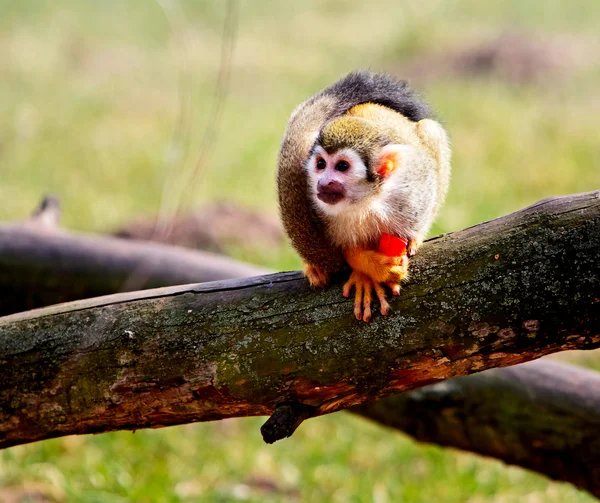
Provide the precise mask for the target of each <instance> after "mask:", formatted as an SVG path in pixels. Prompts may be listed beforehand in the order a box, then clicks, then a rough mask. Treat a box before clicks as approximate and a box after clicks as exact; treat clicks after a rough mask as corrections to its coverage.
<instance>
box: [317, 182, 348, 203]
mask: <svg viewBox="0 0 600 503" xmlns="http://www.w3.org/2000/svg"><path fill="white" fill-rule="evenodd" d="M345 195H346V189H344V185H343V184H342V183H340V182H338V181H336V180H329V181H328V182H325V183H323V182H322V181H319V183H317V197H318V198H319V199H320V200H321V201H323V202H324V203H327V204H336V203H338V202H340V201H341V200H342V199H343V198H344V196H345Z"/></svg>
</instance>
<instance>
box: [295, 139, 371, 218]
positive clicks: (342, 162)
mask: <svg viewBox="0 0 600 503" xmlns="http://www.w3.org/2000/svg"><path fill="white" fill-rule="evenodd" d="M306 170H307V174H308V180H309V190H310V193H311V196H312V198H313V200H314V202H315V204H316V206H317V207H318V208H319V209H320V210H322V211H323V212H324V213H325V214H330V215H336V214H339V213H340V212H342V211H345V210H347V209H348V207H349V206H352V205H356V204H360V203H361V202H362V201H364V200H365V199H367V198H368V196H369V195H371V194H373V193H374V192H375V191H376V188H377V183H376V182H375V180H369V179H368V178H370V177H368V169H367V166H366V164H365V162H364V161H363V159H362V158H361V156H360V155H359V154H358V153H357V152H356V151H354V150H353V149H351V148H344V149H341V150H339V151H334V152H330V153H328V152H327V151H326V150H325V149H324V148H323V147H322V146H320V145H318V144H317V145H316V146H315V148H314V149H313V154H312V156H311V157H310V159H309V160H308V162H307V165H306Z"/></svg>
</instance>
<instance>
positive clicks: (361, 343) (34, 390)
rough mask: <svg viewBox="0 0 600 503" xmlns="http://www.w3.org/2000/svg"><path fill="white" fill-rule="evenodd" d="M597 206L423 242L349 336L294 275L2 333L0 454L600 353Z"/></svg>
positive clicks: (50, 312) (542, 208) (568, 206)
mask: <svg viewBox="0 0 600 503" xmlns="http://www.w3.org/2000/svg"><path fill="white" fill-rule="evenodd" d="M599 253H600V198H599V193H597V192H594V193H588V194H580V195H576V196H571V197H567V198H555V199H549V200H545V201H542V202H540V203H538V204H536V205H534V206H532V207H530V208H527V209H525V210H523V211H521V212H518V213H515V214H513V215H509V216H507V217H504V218H501V219H498V220H494V221H492V222H488V223H484V224H481V225H478V226H475V227H472V228H469V229H466V230H464V231H461V232H457V233H454V234H450V235H446V236H442V237H439V238H436V239H434V240H432V241H430V242H428V243H427V244H426V245H425V246H423V248H422V249H421V251H420V253H419V255H418V257H416V258H415V260H414V261H413V264H412V267H411V270H412V280H411V282H410V284H408V285H407V286H406V287H405V289H404V291H403V294H402V295H401V296H400V297H399V298H396V299H394V301H393V308H394V311H395V312H394V314H392V315H391V316H389V317H388V318H384V317H376V318H375V319H374V320H373V321H372V322H371V323H369V324H365V323H362V322H358V321H356V320H355V319H354V317H353V316H352V314H351V301H348V300H346V299H344V298H342V297H341V295H340V290H339V286H335V287H332V288H330V289H328V290H326V291H311V290H310V289H309V288H308V287H307V285H306V282H305V281H304V280H303V279H302V278H301V277H300V275H299V274H297V273H285V274H277V275H270V276H265V277H257V278H250V279H245V280H233V281H225V282H215V283H210V284H203V285H188V286H182V287H171V288H163V289H157V290H150V291H146V292H134V293H125V294H119V295H113V296H108V297H103V298H99V299H92V300H87V301H80V302H74V303H70V304H64V305H60V306H54V307H50V308H45V309H42V310H38V311H31V312H28V313H23V314H17V315H12V316H7V317H5V318H3V319H1V320H0V368H1V369H2V374H3V375H2V377H3V378H2V381H1V383H0V404H1V409H0V446H1V447H8V446H11V445H16V444H20V443H26V442H32V441H35V440H41V439H44V438H51V437H56V436H61V435H68V434H73V433H91V432H102V431H109V430H113V429H138V428H144V427H159V426H166V425H172V424H181V423H187V422H192V421H206V420H213V419H220V418H225V417H234V416H248V415H265V414H271V413H272V412H273V410H274V409H275V407H276V406H277V405H278V404H281V403H293V402H300V403H304V404H306V405H310V406H312V407H314V408H315V414H325V413H329V412H334V411H336V410H339V409H343V408H347V407H351V406H354V405H357V404H360V403H362V402H364V401H366V400H369V399H373V398H378V397H382V396H386V395H389V394H392V393H398V392H401V391H405V390H409V389H411V388H415V387H418V386H422V385H424V384H428V383H432V382H435V381H439V380H442V379H446V378H448V377H455V376H460V375H465V374H469V373H472V372H477V371H480V370H485V369H487V368H492V367H497V366H504V365H512V364H516V363H521V362H525V361H527V360H531V359H533V358H537V357H539V356H542V355H544V354H548V353H551V352H554V351H560V350H563V349H574V348H579V349H591V348H595V347H598V346H600V298H599V292H600V261H599V260H598V256H599Z"/></svg>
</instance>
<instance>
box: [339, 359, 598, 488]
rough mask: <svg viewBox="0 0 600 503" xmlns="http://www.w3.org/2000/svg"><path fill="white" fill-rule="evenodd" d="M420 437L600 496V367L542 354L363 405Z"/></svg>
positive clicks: (387, 422)
mask: <svg viewBox="0 0 600 503" xmlns="http://www.w3.org/2000/svg"><path fill="white" fill-rule="evenodd" d="M351 410H352V412H355V413H357V414H360V415H363V416H365V417H368V418H369V419H372V420H374V421H377V422H379V423H382V424H385V425H387V426H390V427H393V428H397V429H399V430H402V431H404V432H406V433H408V434H409V435H411V436H413V437H415V438H416V439H417V440H420V441H423V442H433V443H436V444H440V445H444V446H451V447H457V448H459V449H464V450H467V451H472V452H477V453H479V454H484V455H486V456H492V457H494V458H497V459H501V460H503V461H505V462H507V463H511V464H516V465H519V466H523V467H525V468H529V469H531V470H535V471H537V472H539V473H543V474H545V475H547V476H549V477H551V478H553V479H557V480H562V481H567V482H571V483H572V484H574V485H576V486H578V487H580V488H583V489H586V490H588V491H589V492H590V493H592V494H594V495H595V496H600V436H599V435H598V432H599V431H600V374H598V373H597V372H593V371H589V370H585V369H581V368H577V367H573V366H571V365H567V364H563V363H558V362H553V361H548V360H538V361H534V362H529V363H524V364H522V365H517V366H515V367H510V368H503V369H494V370H489V371H487V372H482V373H480V374H477V375H473V376H468V377H460V378H457V379H452V380H449V381H444V382H443V383H437V384H432V385H430V386H426V387H424V388H421V389H417V390H414V391H411V392H409V393H403V394H400V395H396V396H392V397H389V398H386V399H385V400H380V401H373V402H369V403H366V404H364V405H360V406H358V407H356V408H354V409H351Z"/></svg>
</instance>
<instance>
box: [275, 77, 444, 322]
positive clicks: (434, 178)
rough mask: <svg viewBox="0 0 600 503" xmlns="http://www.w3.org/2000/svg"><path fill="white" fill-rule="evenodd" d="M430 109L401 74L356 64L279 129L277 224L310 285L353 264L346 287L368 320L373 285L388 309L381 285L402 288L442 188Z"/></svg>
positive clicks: (438, 130)
mask: <svg viewBox="0 0 600 503" xmlns="http://www.w3.org/2000/svg"><path fill="white" fill-rule="evenodd" d="M431 115H432V114H431V112H430V111H429V108H428V107H427V105H425V104H424V103H423V102H422V101H421V100H420V99H419V98H418V97H417V96H416V95H415V94H414V93H413V92H412V91H411V90H409V88H408V86H407V83H406V82H405V81H401V80H396V79H395V78H393V77H391V76H389V75H385V74H378V73H372V72H370V71H364V70H363V71H356V72H352V73H350V74H349V75H347V76H346V77H344V78H343V79H341V80H339V81H338V82H336V83H334V84H333V85H331V86H330V87H327V88H326V89H324V90H323V91H321V92H320V93H318V94H316V95H315V96H313V97H312V98H310V99H308V100H307V101H305V102H304V103H302V104H301V105H299V106H298V107H297V108H296V110H294V112H293V113H292V116H291V118H290V120H289V123H288V126H287V130H286V132H285V134H284V136H283V141H282V144H281V150H280V153H279V160H278V164H279V166H278V173H277V184H278V191H279V208H280V213H281V218H282V220H283V225H284V228H285V230H286V232H287V234H288V235H289V237H290V239H291V241H292V244H293V246H294V248H295V249H296V250H297V251H298V253H299V254H300V256H301V257H302V259H303V262H304V273H305V275H306V277H307V278H308V281H309V282H310V284H311V285H313V286H325V285H326V284H327V283H328V282H329V280H330V278H331V276H332V275H334V274H337V273H339V272H342V271H344V270H345V269H347V266H350V269H351V270H352V273H351V275H350V278H349V279H348V281H347V282H346V283H345V285H344V287H343V294H344V296H346V297H348V296H349V295H350V292H351V290H352V288H354V289H355V300H354V315H355V316H356V318H357V319H358V320H360V319H362V320H364V321H369V320H370V319H371V300H372V296H373V291H374V292H375V295H376V296H377V298H378V299H379V303H380V310H381V313H382V314H383V315H386V314H388V312H389V304H388V302H387V300H386V297H385V290H384V286H385V285H387V286H388V287H389V288H390V289H391V291H392V293H393V294H394V295H399V294H400V282H401V281H402V280H403V279H404V278H405V277H406V275H407V268H408V259H409V257H412V256H413V255H414V254H415V252H416V250H417V248H418V247H419V246H420V245H421V243H422V242H423V239H424V237H425V235H426V233H427V232H428V230H429V228H430V227H431V224H432V223H433V220H434V218H435V216H436V214H437V212H438V210H439V208H440V206H441V204H442V203H443V200H444V197H445V195H446V192H447V190H448V183H449V178H450V146H449V141H448V136H447V135H446V132H445V130H444V128H442V126H441V125H440V124H439V123H438V122H436V121H434V120H433V119H431V118H430V117H431ZM390 243H391V248H390V246H389V245H390ZM403 245H404V246H403ZM390 250H391V251H390Z"/></svg>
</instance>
